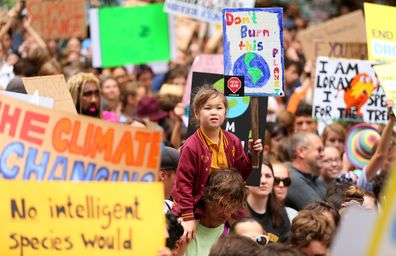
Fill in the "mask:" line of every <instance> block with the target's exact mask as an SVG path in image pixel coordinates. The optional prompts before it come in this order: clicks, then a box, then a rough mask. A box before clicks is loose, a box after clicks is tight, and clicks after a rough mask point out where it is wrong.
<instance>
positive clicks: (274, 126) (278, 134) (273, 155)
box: [267, 123, 288, 160]
mask: <svg viewBox="0 0 396 256" xmlns="http://www.w3.org/2000/svg"><path fill="white" fill-rule="evenodd" d="M267 131H268V134H269V135H270V138H271V144H270V152H269V159H270V160H272V159H279V157H278V154H279V147H278V145H279V141H280V140H282V139H283V138H285V137H287V136H288V132H287V129H286V128H285V127H284V126H282V125H281V124H279V123H268V127H267Z"/></svg>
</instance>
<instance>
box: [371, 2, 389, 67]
mask: <svg viewBox="0 0 396 256" xmlns="http://www.w3.org/2000/svg"><path fill="white" fill-rule="evenodd" d="M364 14H365V19H366V33H367V44H368V56H369V60H374V61H383V62H396V27H395V17H396V7H389V6H385V5H377V4H370V3H364Z"/></svg>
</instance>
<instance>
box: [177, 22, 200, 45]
mask: <svg viewBox="0 0 396 256" xmlns="http://www.w3.org/2000/svg"><path fill="white" fill-rule="evenodd" d="M198 24H199V23H198V22H197V21H195V20H192V19H189V18H187V17H180V16H176V18H175V36H176V47H177V49H180V50H183V51H186V50H187V48H188V45H189V44H190V41H191V38H192V37H193V35H194V33H195V29H196V28H197V26H198Z"/></svg>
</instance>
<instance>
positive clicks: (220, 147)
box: [172, 86, 262, 241]
mask: <svg viewBox="0 0 396 256" xmlns="http://www.w3.org/2000/svg"><path fill="white" fill-rule="evenodd" d="M192 106H193V113H194V116H195V119H196V121H197V123H198V125H199V128H198V129H197V131H196V132H195V133H194V134H193V135H192V136H190V137H189V138H188V139H187V140H186V141H185V143H184V144H183V147H182V149H181V154H180V162H179V166H178V169H177V172H176V183H175V187H174V190H173V194H172V197H173V199H174V200H175V205H174V207H173V208H172V214H174V215H175V216H179V217H181V218H182V219H183V222H182V224H183V227H184V230H185V238H186V239H187V240H188V241H190V240H192V239H194V236H195V235H194V234H195V230H196V219H199V218H200V215H201V214H202V207H200V202H201V198H202V193H203V191H204V188H205V184H206V183H207V179H208V176H209V174H210V173H212V172H213V173H215V172H216V171H217V169H221V168H236V169H238V170H239V171H240V173H241V174H242V176H243V178H244V179H247V178H248V176H249V175H250V173H251V170H252V166H251V161H250V159H249V158H248V156H247V155H246V154H245V152H244V149H243V147H242V144H241V141H240V140H239V139H238V138H237V137H236V136H235V135H234V134H232V133H230V132H227V131H224V130H222V129H221V125H222V124H223V122H224V119H225V115H226V112H227V99H226V97H225V96H224V94H222V93H221V92H219V91H218V90H216V89H215V88H213V87H211V86H202V87H201V88H200V89H199V90H198V92H197V94H196V95H195V97H194V100H193V104H192ZM248 147H249V150H254V151H256V152H257V153H259V152H261V151H262V145H261V140H257V141H255V143H254V144H253V143H252V140H250V141H249V142H248Z"/></svg>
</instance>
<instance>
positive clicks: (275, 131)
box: [267, 123, 288, 138]
mask: <svg viewBox="0 0 396 256" xmlns="http://www.w3.org/2000/svg"><path fill="white" fill-rule="evenodd" d="M267 130H268V133H269V134H270V135H271V138H273V137H276V136H278V135H279V134H282V135H283V136H284V137H286V136H287V135H288V132H287V128H286V127H284V126H283V125H281V124H279V123H268V124H267Z"/></svg>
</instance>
